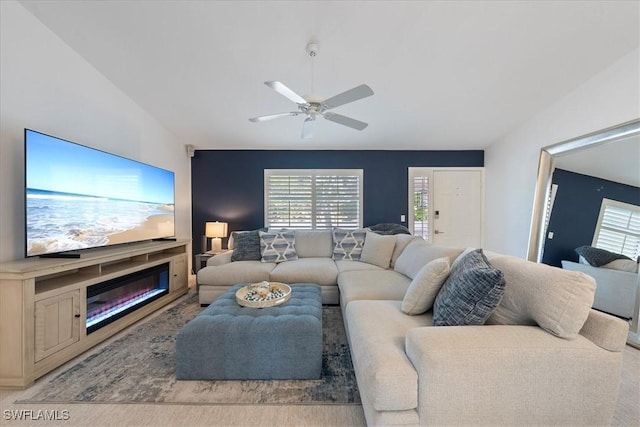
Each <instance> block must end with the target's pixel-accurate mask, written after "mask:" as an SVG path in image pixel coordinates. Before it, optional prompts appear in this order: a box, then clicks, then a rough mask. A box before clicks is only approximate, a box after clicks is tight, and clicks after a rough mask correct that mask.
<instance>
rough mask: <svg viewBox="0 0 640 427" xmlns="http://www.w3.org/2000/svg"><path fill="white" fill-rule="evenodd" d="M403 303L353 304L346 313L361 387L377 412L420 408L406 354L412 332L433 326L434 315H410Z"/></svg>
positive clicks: (412, 372)
mask: <svg viewBox="0 0 640 427" xmlns="http://www.w3.org/2000/svg"><path fill="white" fill-rule="evenodd" d="M401 304H402V302H401V301H384V300H381V301H367V300H362V301H353V302H351V303H349V305H348V306H347V307H346V310H345V323H346V324H347V326H348V330H349V342H350V350H351V358H352V360H353V365H354V369H355V370H356V375H357V377H358V387H359V388H361V389H365V390H366V393H367V396H368V397H369V400H370V403H371V405H372V406H373V407H374V408H375V409H376V410H378V411H401V410H406V409H413V408H416V407H417V405H418V375H417V373H416V370H415V368H414V367H413V365H412V364H411V362H410V361H409V359H408V358H407V355H406V353H405V335H406V333H407V331H408V330H409V329H412V328H418V327H422V326H430V325H431V323H432V322H431V314H430V313H427V314H423V315H420V316H407V315H405V314H404V313H402V311H400V305H401Z"/></svg>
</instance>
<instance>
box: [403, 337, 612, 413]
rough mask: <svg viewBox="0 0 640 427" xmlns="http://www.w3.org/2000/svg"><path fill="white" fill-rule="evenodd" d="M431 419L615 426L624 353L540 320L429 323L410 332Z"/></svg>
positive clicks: (410, 352)
mask: <svg viewBox="0 0 640 427" xmlns="http://www.w3.org/2000/svg"><path fill="white" fill-rule="evenodd" d="M405 345H406V352H407V356H408V357H409V360H411V362H412V363H413V365H414V367H415V369H416V371H417V373H418V413H419V416H420V420H421V423H422V424H427V425H451V424H456V425H465V424H469V425H518V424H521V423H522V422H523V420H526V422H527V423H528V424H540V425H559V424H563V425H587V424H589V425H592V424H593V425H609V424H610V422H611V418H612V416H613V411H614V409H615V404H616V400H617V396H618V387H619V382H620V375H621V369H622V353H621V352H611V351H607V350H604V349H602V348H600V347H598V346H597V345H595V344H594V343H592V342H591V341H589V340H588V339H587V338H585V337H583V336H578V337H577V338H575V339H573V340H566V339H562V338H558V337H555V336H553V335H551V334H549V333H547V332H545V331H544V330H543V329H541V328H539V327H537V326H507V325H492V326H487V325H485V326H461V327H457V326H452V327H423V328H415V329H411V330H409V331H408V332H407V335H406V340H405Z"/></svg>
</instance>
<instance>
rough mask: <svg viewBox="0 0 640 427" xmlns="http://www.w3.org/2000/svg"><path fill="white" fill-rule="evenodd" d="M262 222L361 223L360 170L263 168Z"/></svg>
mask: <svg viewBox="0 0 640 427" xmlns="http://www.w3.org/2000/svg"><path fill="white" fill-rule="evenodd" d="M264 174H265V225H267V226H268V227H283V228H291V229H296V228H297V229H301V228H307V229H309V228H311V229H331V228H333V227H341V228H359V227H362V170H361V169H356V170H352V169H338V170H279V169H265V171H264Z"/></svg>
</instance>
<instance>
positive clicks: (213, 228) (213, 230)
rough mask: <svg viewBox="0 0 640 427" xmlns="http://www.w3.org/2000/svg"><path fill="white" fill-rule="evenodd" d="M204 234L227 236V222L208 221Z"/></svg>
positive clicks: (208, 235)
mask: <svg viewBox="0 0 640 427" xmlns="http://www.w3.org/2000/svg"><path fill="white" fill-rule="evenodd" d="M204 235H205V236H207V237H227V223H226V222H218V221H216V222H207V223H206V224H205V228H204Z"/></svg>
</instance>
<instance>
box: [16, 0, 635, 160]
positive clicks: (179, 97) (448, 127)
mask: <svg viewBox="0 0 640 427" xmlns="http://www.w3.org/2000/svg"><path fill="white" fill-rule="evenodd" d="M20 3H21V4H22V5H24V6H25V8H27V9H28V10H29V11H30V12H32V13H33V14H34V15H35V16H36V17H37V18H38V19H40V20H41V21H42V22H43V23H44V24H45V25H46V26H48V27H49V28H50V29H51V30H52V31H53V32H54V33H55V34H57V35H58V36H59V37H60V38H61V39H62V40H63V41H64V42H65V43H67V44H68V45H69V46H70V47H71V48H72V49H74V50H75V51H76V52H78V53H79V54H80V55H82V56H83V57H84V58H85V59H86V60H87V61H88V62H89V63H90V64H92V65H93V66H94V67H95V68H96V69H97V70H98V71H99V72H100V73H102V74H103V75H104V76H106V77H107V78H108V79H109V80H110V81H111V82H113V83H114V84H115V85H116V86H117V87H119V88H120V89H121V90H122V91H123V92H125V93H126V94H127V95H128V96H130V97H131V98H132V99H133V100H134V101H135V102H137V103H138V104H139V105H140V106H142V107H143V108H144V109H145V110H147V111H148V112H149V113H150V114H151V115H152V116H154V117H155V118H156V119H157V120H158V121H159V122H161V123H162V124H163V125H164V126H165V127H166V128H167V129H169V130H170V131H171V132H173V133H174V134H175V135H177V136H178V137H179V139H180V141H181V143H183V144H193V145H195V147H196V148H198V149H206V148H211V149H216V148H226V149H249V148H253V149H275V148H278V149H481V148H485V147H486V146H487V145H489V144H491V143H493V142H495V141H496V140H498V139H499V138H501V137H502V136H504V135H505V134H506V133H508V132H509V131H511V130H513V129H514V128H517V127H518V126H519V125H520V124H522V123H523V122H524V121H526V120H528V119H529V118H531V117H533V116H535V115H536V114H537V113H538V112H540V111H542V110H543V109H544V108H545V107H547V106H549V105H550V104H552V103H553V102H554V101H556V100H558V99H559V98H561V97H563V96H565V95H567V94H568V93H570V92H571V91H572V90H574V89H575V88H577V87H578V86H580V85H581V84H582V83H584V82H585V81H586V80H588V79H589V78H591V77H593V76H594V75H595V74H596V73H598V72H599V71H601V70H603V69H605V68H606V67H607V66H609V65H610V64H612V63H613V62H614V61H616V60H617V59H619V58H621V57H622V56H624V55H625V54H627V53H629V52H631V51H633V50H634V49H637V48H638V46H639V42H640V37H639V31H640V24H639V21H640V8H639V2H636V1H510V2H507V1H476V2H471V1H450V2H444V1H442V2H441V1H437V2H436V1H433V2H426V1H425V2H420V1H375V2H374V1H340V2H338V1H299V2H293V1H291V2H289V1H153V0H139V1H56V0H45V1H27V0H24V1H21V2H20ZM309 41H316V42H317V43H318V44H319V54H318V56H317V57H316V59H315V61H314V73H313V74H314V78H313V81H314V92H315V93H314V94H315V95H317V96H321V97H325V98H327V97H330V96H333V95H335V94H337V93H339V92H342V91H344V90H347V89H350V88H352V87H354V86H357V85H359V84H361V83H366V84H368V85H369V86H370V87H371V88H372V89H373V90H374V92H375V95H374V96H372V97H369V98H366V99H363V100H360V101H357V102H354V103H351V104H347V105H344V106H341V107H338V108H336V109H335V111H336V112H337V113H340V114H343V115H347V116H350V117H353V118H355V119H358V120H361V121H364V122H367V123H369V127H368V128H366V129H365V130H363V131H356V130H353V129H350V128H347V127H344V126H340V125H337V124H335V123H331V122H329V121H325V120H322V119H319V120H320V121H319V122H318V123H317V125H316V129H315V136H314V138H313V139H311V140H301V139H300V130H301V127H302V122H303V120H304V117H303V116H297V117H286V118H282V119H278V120H273V121H269V122H264V123H251V122H249V120H248V118H249V117H253V116H258V115H263V114H270V113H278V112H283V111H293V110H294V107H295V105H294V104H293V103H292V102H291V101H289V100H287V99H286V98H284V97H283V96H281V95H279V94H278V93H276V92H274V91H273V90H272V89H270V88H268V87H267V86H265V85H264V84H263V82H264V81H266V80H279V81H281V82H283V83H285V84H286V85H287V86H289V87H290V88H291V89H293V90H294V91H296V92H297V93H299V94H300V95H306V94H309V92H310V91H311V70H312V68H311V60H310V58H309V56H308V55H307V53H306V52H305V46H306V44H307V43H308V42H309ZM52 67H55V64H52ZM550 142H553V141H550Z"/></svg>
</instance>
